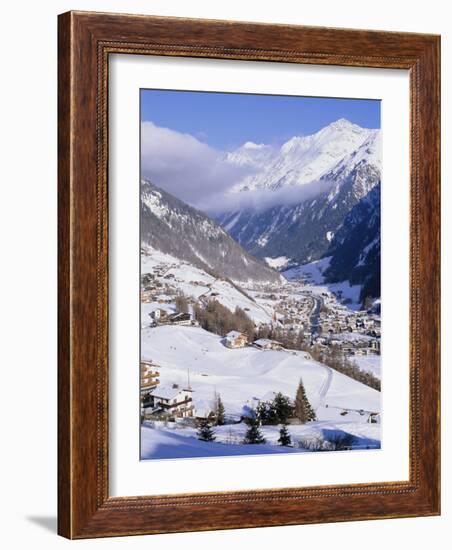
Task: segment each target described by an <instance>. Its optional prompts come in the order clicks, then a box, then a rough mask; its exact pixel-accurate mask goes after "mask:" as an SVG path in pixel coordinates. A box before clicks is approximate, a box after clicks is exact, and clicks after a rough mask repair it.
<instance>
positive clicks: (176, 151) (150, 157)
mask: <svg viewBox="0 0 452 550" xmlns="http://www.w3.org/2000/svg"><path fill="white" fill-rule="evenodd" d="M141 163H142V164H141V168H142V174H143V176H144V177H147V178H149V179H150V180H151V181H152V182H153V183H154V184H155V185H158V186H159V187H162V188H163V189H165V190H166V191H168V192H169V193H171V194H173V195H175V196H176V197H178V198H180V199H181V200H183V201H185V202H187V203H189V204H191V205H193V206H195V207H199V208H201V207H204V206H205V205H207V204H210V203H211V199H212V198H213V197H214V196H215V197H217V196H221V195H222V194H223V193H224V192H225V191H226V190H228V189H230V188H231V187H233V186H234V185H235V184H237V183H238V182H239V181H240V180H241V179H242V178H243V177H245V176H246V175H249V174H250V168H249V167H244V166H237V165H235V164H232V163H230V162H228V161H227V159H226V158H225V154H224V153H223V152H222V151H217V150H216V149H213V148H212V147H210V146H209V145H207V144H205V143H203V142H201V141H199V140H198V139H196V138H195V137H193V136H192V135H190V134H183V133H180V132H176V131H174V130H170V129H169V128H161V127H159V126H156V125H155V124H154V123H152V122H149V121H146V122H143V123H142V124H141Z"/></svg>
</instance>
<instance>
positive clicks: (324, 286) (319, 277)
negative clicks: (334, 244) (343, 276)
mask: <svg viewBox="0 0 452 550" xmlns="http://www.w3.org/2000/svg"><path fill="white" fill-rule="evenodd" d="M330 261H331V257H330V256H328V257H326V258H322V259H320V260H316V261H314V262H310V263H308V264H304V265H300V266H297V267H292V268H290V269H288V270H287V271H284V272H283V275H284V277H285V278H286V279H288V280H289V281H294V280H297V279H304V280H305V281H306V283H307V286H306V288H307V289H310V290H311V291H312V292H314V293H317V294H320V293H322V292H332V293H333V294H335V295H337V296H338V297H340V301H347V305H348V307H349V308H350V309H359V306H360V301H359V297H360V293H361V285H351V284H350V283H349V281H342V282H339V283H325V280H324V277H323V273H324V272H325V270H326V269H328V266H329V264H330Z"/></svg>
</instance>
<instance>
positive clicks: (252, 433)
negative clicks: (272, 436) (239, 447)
mask: <svg viewBox="0 0 452 550" xmlns="http://www.w3.org/2000/svg"><path fill="white" fill-rule="evenodd" d="M248 426H249V427H248V430H247V431H246V434H245V437H244V439H243V443H245V444H246V445H259V444H261V443H265V437H264V436H263V435H262V432H261V431H260V430H259V421H258V420H257V419H255V418H252V419H250V420H249V421H248Z"/></svg>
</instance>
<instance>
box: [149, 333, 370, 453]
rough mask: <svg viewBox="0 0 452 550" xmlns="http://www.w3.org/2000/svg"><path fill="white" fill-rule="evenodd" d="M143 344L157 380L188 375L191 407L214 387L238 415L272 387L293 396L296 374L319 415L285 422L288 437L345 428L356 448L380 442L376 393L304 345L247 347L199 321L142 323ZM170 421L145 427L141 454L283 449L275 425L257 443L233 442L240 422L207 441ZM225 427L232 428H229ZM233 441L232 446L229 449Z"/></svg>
mask: <svg viewBox="0 0 452 550" xmlns="http://www.w3.org/2000/svg"><path fill="white" fill-rule="evenodd" d="M141 345H142V358H143V359H150V360H152V361H154V362H155V363H156V364H157V365H158V366H159V371H160V379H161V384H162V385H170V384H174V383H176V384H179V385H180V386H182V387H184V386H187V384H188V377H189V381H190V385H191V387H192V389H193V401H194V406H195V409H196V407H199V408H201V409H203V408H204V407H205V406H206V404H211V403H212V402H213V399H214V396H215V394H219V395H220V396H221V399H222V401H223V403H224V406H225V412H226V416H227V417H229V418H230V419H236V420H237V421H238V420H239V419H240V417H241V416H242V415H243V414H244V413H246V412H247V410H249V409H252V408H255V407H256V405H257V404H258V402H259V401H260V400H264V401H266V400H269V399H272V398H273V396H274V393H275V392H279V391H280V392H282V393H283V394H285V395H287V396H288V397H290V398H292V399H293V398H294V397H295V392H296V389H297V386H298V383H299V380H300V378H302V380H303V384H304V386H305V389H306V393H307V396H308V399H309V401H310V403H311V404H312V406H313V407H314V409H315V410H316V414H317V419H318V420H317V422H311V423H309V424H306V425H304V426H290V431H293V430H295V432H294V434H293V435H294V436H297V437H308V436H309V437H311V436H315V435H316V433H319V432H321V431H322V430H334V431H340V432H341V431H343V432H345V433H352V434H354V435H355V434H356V436H357V442H358V443H357V446H358V447H363V446H364V447H366V446H372V447H378V446H379V441H380V435H379V424H370V423H368V422H367V420H368V418H369V413H379V412H380V393H379V392H377V391H376V390H373V389H371V388H369V387H368V386H365V385H363V384H361V383H359V382H357V381H355V380H353V379H351V378H349V377H347V376H344V375H342V374H340V373H338V372H336V371H333V370H332V369H330V368H328V367H326V366H324V365H322V364H320V363H317V362H315V361H312V360H309V359H306V358H305V354H304V353H303V352H297V351H263V350H258V349H256V348H254V347H250V346H249V347H245V348H240V349H228V348H226V347H225V346H224V344H223V341H222V338H221V337H219V336H217V335H215V334H212V333H209V332H206V331H205V330H203V329H201V328H198V327H180V326H159V327H155V328H145V329H142V344H141ZM176 425H177V424H176ZM171 426H173V427H174V425H172V424H171V423H169V424H168V426H167V427H163V426H161V427H160V429H159V430H157V429H151V428H149V427H147V428H143V440H142V458H164V457H168V456H172V457H174V456H220V455H229V454H249V453H254V452H258V453H261V452H279V451H281V450H282V449H279V450H278V447H277V446H275V443H276V440H277V438H278V433H277V427H274V426H264V427H263V431H264V435H265V437H266V439H267V441H268V443H269V444H268V445H262V446H261V445H258V446H252V445H236V444H235V443H231V442H240V441H241V439H242V437H243V432H244V430H245V428H246V427H245V425H244V424H243V423H242V424H233V425H227V426H224V427H222V428H221V429H219V431H220V432H221V434H219V435H218V440H217V441H216V442H215V443H211V444H204V443H203V442H199V441H197V440H196V439H194V432H193V429H191V428H187V427H185V428H182V427H179V428H178V429H176V430H173V429H171ZM190 430H192V431H190ZM231 430H233V432H234V433H232V434H231ZM181 438H189V439H183V440H181ZM182 444H183V445H182ZM179 445H182V447H179ZM186 446H188V448H187V449H185V447H186ZM226 446H227V447H226ZM230 446H232V447H231V448H229V447H230ZM235 446H237V447H238V448H237V449H235V448H234V447H235ZM173 447H175V448H173ZM208 447H209V450H208V451H207V450H206V449H207V448H208ZM210 447H212V448H211V449H210ZM256 447H257V448H256ZM266 447H269V449H266ZM176 448H177V449H176ZM184 449H185V450H184ZM298 450H299V449H298ZM179 453H180V454H179ZM197 453H202V454H197Z"/></svg>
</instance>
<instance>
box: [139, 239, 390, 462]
mask: <svg viewBox="0 0 452 550" xmlns="http://www.w3.org/2000/svg"><path fill="white" fill-rule="evenodd" d="M141 258H142V269H141V365H140V372H141V420H142V426H143V428H142V458H150V457H152V458H165V457H174V452H175V450H174V448H175V447H176V446H177V447H178V449H179V451H178V452H179V453H180V455H179V456H222V455H224V454H228V455H231V454H232V455H234V454H250V453H251V454H253V453H255V452H261V453H262V452H267V453H269V452H280V451H282V450H284V451H286V452H303V451H319V450H323V451H325V450H343V449H351V448H354V449H359V448H362V449H368V448H379V446H380V435H379V426H378V425H379V422H380V330H381V327H380V311H379V303H374V304H369V308H368V309H360V308H359V306H358V304H357V303H356V302H353V291H354V289H353V288H351V289H344V288H341V289H335V288H330V287H328V286H327V285H324V284H322V281H321V277H320V275H321V273H319V269H320V267H321V264H322V261H320V263H319V265H315V262H314V265H311V266H309V268H307V269H304V270H303V269H301V270H300V269H298V270H290V269H289V270H288V271H287V272H285V273H284V274H282V276H281V282H280V283H279V284H268V283H267V284H258V283H254V282H253V283H251V282H250V283H248V284H246V283H245V284H241V285H240V286H239V285H238V284H236V283H235V282H233V281H231V280H228V279H226V278H218V277H216V276H215V275H214V274H210V273H207V272H206V271H204V270H202V269H201V268H199V267H196V266H194V265H191V264H190V263H188V262H183V261H181V260H179V259H176V258H174V257H172V256H170V255H168V254H164V253H162V252H160V251H157V250H153V249H150V248H147V247H143V248H142V250H141ZM313 269H314V271H313ZM316 270H317V271H316ZM350 296H352V297H351V298H350ZM345 427H346V429H345ZM256 443H259V444H260V445H252V444H256ZM200 446H201V447H200ZM225 446H227V449H226V447H225ZM257 447H259V448H260V449H259V451H257ZM176 456H177V455H176Z"/></svg>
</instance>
